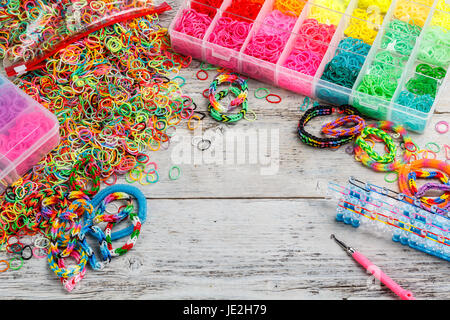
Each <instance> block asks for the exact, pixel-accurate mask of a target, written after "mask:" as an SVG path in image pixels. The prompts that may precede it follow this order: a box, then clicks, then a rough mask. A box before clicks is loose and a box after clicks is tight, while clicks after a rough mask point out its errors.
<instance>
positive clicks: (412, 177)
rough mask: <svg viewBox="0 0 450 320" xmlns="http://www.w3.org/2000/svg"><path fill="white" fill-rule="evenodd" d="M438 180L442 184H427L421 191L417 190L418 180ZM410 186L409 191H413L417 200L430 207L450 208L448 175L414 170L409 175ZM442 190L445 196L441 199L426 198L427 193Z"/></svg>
mask: <svg viewBox="0 0 450 320" xmlns="http://www.w3.org/2000/svg"><path fill="white" fill-rule="evenodd" d="M417 178H421V179H438V180H439V181H440V182H441V184H437V183H427V184H425V185H423V186H422V187H420V189H418V188H417V184H416V179H417ZM408 184H409V189H410V190H411V193H412V194H413V195H414V197H416V198H420V199H421V201H423V202H424V203H426V204H427V205H429V206H432V205H437V206H439V207H444V208H448V207H449V206H450V203H449V201H450V184H449V179H448V177H447V175H445V174H444V173H442V172H440V171H431V172H430V171H426V170H422V169H416V170H412V171H410V172H409V173H408ZM430 189H435V190H441V191H444V194H442V195H441V196H439V197H434V198H431V197H425V196H424V195H425V193H426V192H427V191H428V190H430Z"/></svg>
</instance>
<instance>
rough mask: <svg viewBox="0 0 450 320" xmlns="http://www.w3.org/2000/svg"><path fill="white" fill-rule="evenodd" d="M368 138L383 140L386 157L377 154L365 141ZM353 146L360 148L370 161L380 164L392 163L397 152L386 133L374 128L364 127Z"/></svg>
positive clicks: (392, 141)
mask: <svg viewBox="0 0 450 320" xmlns="http://www.w3.org/2000/svg"><path fill="white" fill-rule="evenodd" d="M368 136H376V137H378V138H380V139H381V140H383V142H384V143H385V144H386V147H387V149H388V151H389V152H388V153H387V154H386V155H383V156H382V155H380V154H378V153H377V152H376V151H375V150H373V148H372V147H371V146H369V144H368V143H367V141H366V140H365V139H366V138H367V137H368ZM355 144H356V145H357V146H358V147H359V148H361V149H362V150H363V151H364V152H365V153H366V154H367V155H368V156H369V157H370V158H371V159H372V160H374V161H377V162H380V163H390V162H392V161H394V159H395V154H396V152H397V147H396V146H395V144H394V140H393V139H392V137H391V136H390V135H389V133H387V132H386V131H383V130H381V129H378V128H374V127H366V128H364V129H363V131H362V132H361V134H360V135H359V136H358V137H357V138H356V140H355Z"/></svg>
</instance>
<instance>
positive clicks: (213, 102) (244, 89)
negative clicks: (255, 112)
mask: <svg viewBox="0 0 450 320" xmlns="http://www.w3.org/2000/svg"><path fill="white" fill-rule="evenodd" d="M225 82H229V83H231V84H232V85H233V87H235V88H239V89H240V90H239V93H238V94H237V96H236V99H235V100H233V101H231V103H230V106H229V107H228V108H227V107H224V106H222V105H221V104H220V103H219V101H220V100H218V99H217V97H216V93H217V87H218V86H219V85H220V84H222V83H225ZM233 87H232V88H233ZM247 96H248V85H247V80H244V79H242V78H239V77H238V76H237V75H235V74H221V75H219V76H217V77H216V78H215V79H214V81H213V82H212V83H211V85H210V86H209V102H210V103H209V105H210V106H211V107H212V108H214V110H216V111H218V112H221V113H224V112H227V111H230V110H231V109H234V108H236V107H237V106H239V105H241V104H242V103H243V102H244V101H247Z"/></svg>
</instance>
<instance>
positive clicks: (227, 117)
mask: <svg viewBox="0 0 450 320" xmlns="http://www.w3.org/2000/svg"><path fill="white" fill-rule="evenodd" d="M229 92H232V93H233V94H235V95H238V94H239V92H240V91H239V89H238V88H236V87H231V88H230V89H229V90H222V91H220V92H219V93H217V94H216V99H218V100H219V101H220V100H221V99H223V98H224V97H226V96H227V95H228V94H229ZM208 112H209V115H210V116H211V117H212V118H213V119H214V120H216V121H218V122H223V123H232V122H237V121H239V120H242V119H243V118H245V116H246V114H247V112H248V102H247V99H246V100H245V101H244V102H242V104H241V110H239V112H238V113H236V114H223V113H220V112H219V111H217V110H215V109H214V108H213V107H212V105H211V104H209V105H208Z"/></svg>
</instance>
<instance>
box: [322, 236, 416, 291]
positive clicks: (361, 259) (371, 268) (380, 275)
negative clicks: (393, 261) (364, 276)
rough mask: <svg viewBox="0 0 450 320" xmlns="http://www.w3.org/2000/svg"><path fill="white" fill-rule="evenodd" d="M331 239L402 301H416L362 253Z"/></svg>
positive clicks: (332, 237)
mask: <svg viewBox="0 0 450 320" xmlns="http://www.w3.org/2000/svg"><path fill="white" fill-rule="evenodd" d="M331 239H334V241H336V243H337V244H339V245H340V246H341V247H342V248H343V249H344V250H345V251H346V252H347V254H348V255H349V256H350V257H352V258H353V259H355V260H356V262H358V263H359V264H360V265H362V266H363V267H364V269H366V270H367V271H368V272H369V273H371V274H372V275H373V276H374V277H375V278H376V279H378V280H380V281H381V283H383V284H384V285H386V287H388V288H389V289H391V290H392V291H393V292H394V293H395V294H396V295H398V296H399V297H400V298H401V299H402V300H416V299H415V298H414V296H413V294H412V292H411V291H408V290H405V289H403V288H402V287H400V286H399V285H398V284H397V283H396V282H395V281H394V280H392V279H391V278H389V277H388V276H387V275H386V274H385V273H384V272H383V271H381V269H380V268H378V267H377V266H376V265H374V264H373V263H372V262H371V261H370V260H369V259H367V258H366V257H365V256H364V255H363V254H362V253H360V252H358V251H356V250H355V249H353V248H352V247H349V246H347V245H346V244H345V243H343V242H342V241H340V240H338V239H336V237H335V236H334V234H332V235H331Z"/></svg>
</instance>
